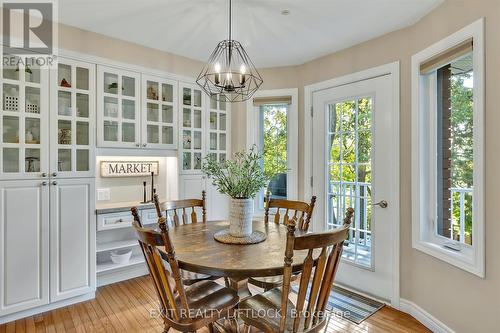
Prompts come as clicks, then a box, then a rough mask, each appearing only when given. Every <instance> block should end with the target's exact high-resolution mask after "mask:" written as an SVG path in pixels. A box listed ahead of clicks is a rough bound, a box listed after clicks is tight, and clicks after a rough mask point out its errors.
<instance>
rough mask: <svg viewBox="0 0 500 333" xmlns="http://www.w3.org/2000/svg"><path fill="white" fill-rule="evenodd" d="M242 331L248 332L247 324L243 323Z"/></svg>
mask: <svg viewBox="0 0 500 333" xmlns="http://www.w3.org/2000/svg"><path fill="white" fill-rule="evenodd" d="M242 333H250V326H249V325H247V324H243V331H242Z"/></svg>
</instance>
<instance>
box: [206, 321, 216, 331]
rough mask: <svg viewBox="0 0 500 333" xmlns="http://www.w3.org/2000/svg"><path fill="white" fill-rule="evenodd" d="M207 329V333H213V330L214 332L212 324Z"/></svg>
mask: <svg viewBox="0 0 500 333" xmlns="http://www.w3.org/2000/svg"><path fill="white" fill-rule="evenodd" d="M207 327H208V332H209V333H215V330H214V323H210V324H208V325H207Z"/></svg>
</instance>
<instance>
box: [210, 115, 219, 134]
mask: <svg viewBox="0 0 500 333" xmlns="http://www.w3.org/2000/svg"><path fill="white" fill-rule="evenodd" d="M210 129H211V130H216V129H217V112H210Z"/></svg>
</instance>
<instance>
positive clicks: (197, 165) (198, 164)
mask: <svg viewBox="0 0 500 333" xmlns="http://www.w3.org/2000/svg"><path fill="white" fill-rule="evenodd" d="M193 157H194V164H193V169H195V170H199V169H201V153H194V154H193Z"/></svg>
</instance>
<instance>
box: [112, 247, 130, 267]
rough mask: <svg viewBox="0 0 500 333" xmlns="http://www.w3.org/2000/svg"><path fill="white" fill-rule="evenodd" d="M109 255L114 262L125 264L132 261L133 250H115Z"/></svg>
mask: <svg viewBox="0 0 500 333" xmlns="http://www.w3.org/2000/svg"><path fill="white" fill-rule="evenodd" d="M109 256H110V258H111V261H112V262H113V263H114V264H119V265H123V264H126V263H128V262H129V261H130V258H131V257H132V250H131V249H124V250H114V251H111V252H110V254H109Z"/></svg>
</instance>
